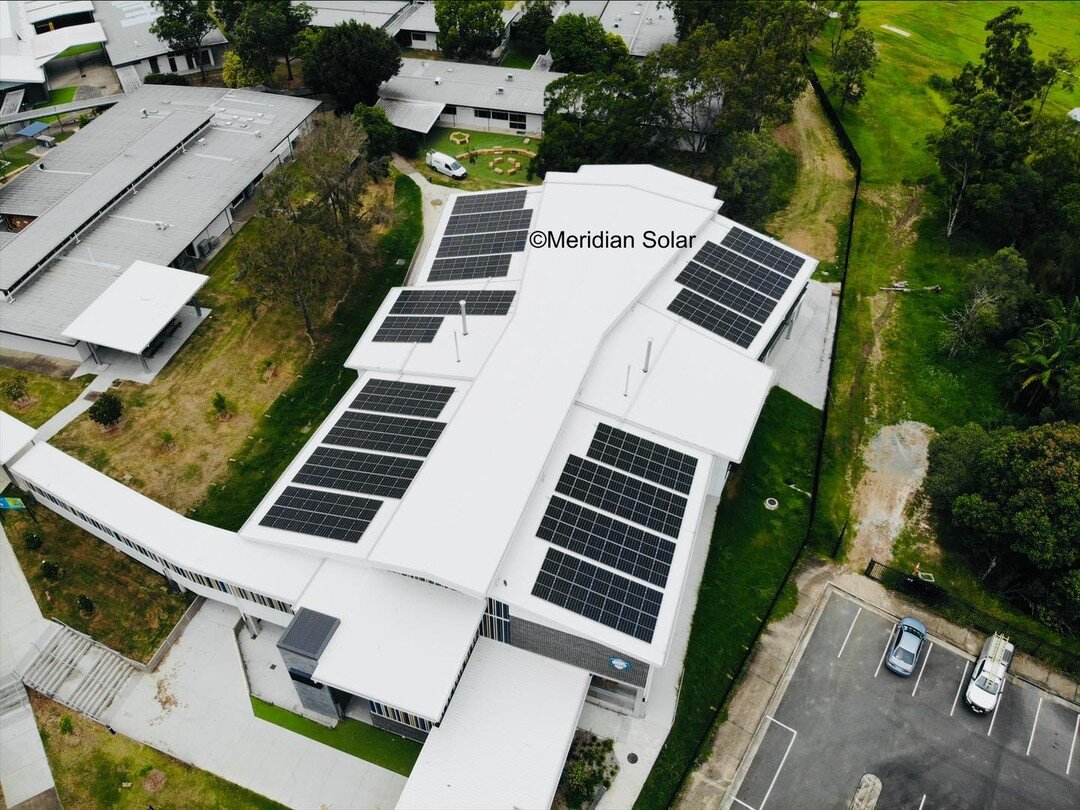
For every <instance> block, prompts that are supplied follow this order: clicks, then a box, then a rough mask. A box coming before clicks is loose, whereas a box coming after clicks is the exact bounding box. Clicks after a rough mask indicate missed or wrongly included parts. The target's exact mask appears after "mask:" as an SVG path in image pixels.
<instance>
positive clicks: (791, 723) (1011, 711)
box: [734, 593, 1080, 810]
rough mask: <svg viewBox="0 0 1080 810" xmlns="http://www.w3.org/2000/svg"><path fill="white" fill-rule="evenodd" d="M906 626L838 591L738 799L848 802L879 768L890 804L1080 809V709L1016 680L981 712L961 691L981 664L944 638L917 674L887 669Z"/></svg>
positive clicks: (767, 726) (779, 804)
mask: <svg viewBox="0 0 1080 810" xmlns="http://www.w3.org/2000/svg"><path fill="white" fill-rule="evenodd" d="M894 627H895V624H894V622H893V620H892V619H891V618H886V617H885V616H883V615H881V614H879V613H877V612H876V611H873V610H871V609H869V608H868V607H865V606H862V605H860V604H858V603H857V602H856V601H854V600H852V599H849V598H846V597H845V596H843V595H841V594H839V593H833V594H832V595H831V596H830V597H829V600H828V602H827V604H826V605H825V607H824V610H823V612H822V613H821V616H820V618H819V620H818V622H817V624H816V626H815V627H814V629H813V632H812V635H811V636H810V638H809V641H808V642H807V644H806V646H805V648H804V650H803V652H802V656H801V658H800V660H799V661H798V664H797V666H796V669H795V671H794V674H793V676H792V678H791V680H790V681H789V683H788V685H787V688H786V691H785V692H784V694H783V697H782V698H781V700H780V702H779V704H778V705H777V707H776V710H775V711H774V712H773V714H772V715H768V716H766V718H765V719H764V720H763V723H764V726H763V728H764V734H763V735H760V737H759V746H758V748H757V751H756V753H755V754H754V756H753V760H752V761H751V764H750V767H749V769H748V771H747V772H746V774H745V778H744V779H743V780H742V783H741V785H740V786H739V789H738V792H737V793H736V796H735V798H734V806H736V807H742V808H750V810H763V808H765V807H770V808H773V807H775V808H791V807H800V808H831V807H844V806H846V805H847V802H849V801H850V800H851V797H852V796H853V795H854V793H855V790H856V788H857V787H858V785H859V781H860V780H861V779H862V777H863V775H864V774H867V773H871V774H874V775H876V776H877V777H878V778H880V779H881V782H882V791H881V797H880V799H879V801H878V804H877V807H878V808H880V809H881V810H887V809H888V808H920V809H921V810H930V808H967V807H970V808H1019V807H1024V808H1054V809H1056V808H1063V809H1064V808H1076V807H1078V806H1080V763H1077V759H1078V757H1080V752H1077V750H1076V748H1077V732H1078V729H1080V708H1078V707H1077V706H1075V705H1073V704H1071V703H1068V702H1066V701H1064V700H1062V699H1060V698H1058V697H1055V696H1052V695H1050V694H1049V693H1048V692H1045V691H1043V690H1041V689H1038V688H1037V687H1035V686H1033V685H1031V684H1029V683H1027V682H1025V681H1022V680H1019V679H1017V678H1012V679H1010V681H1009V682H1008V684H1007V686H1006V688H1005V690H1004V692H1003V693H1002V696H1001V699H1000V700H999V702H998V707H997V709H996V711H995V712H994V713H992V714H990V715H985V716H978V715H975V714H974V713H972V712H971V711H970V710H968V709H967V707H966V706H965V705H964V702H963V698H962V696H961V692H962V690H963V687H964V685H965V684H966V682H967V679H968V677H969V675H970V672H971V667H972V661H971V659H970V658H969V657H968V656H965V655H963V654H961V653H959V652H957V651H956V650H955V649H954V648H953V647H951V646H950V645H948V644H946V643H944V642H942V641H941V640H940V639H936V638H934V637H933V636H930V637H929V639H928V642H929V643H928V644H927V645H926V647H925V648H924V649H923V652H922V655H921V657H920V659H919V663H918V667H917V669H916V671H915V672H914V673H913V674H912V676H911V677H909V678H901V677H898V676H896V675H894V674H893V673H892V672H890V671H889V670H888V669H886V668H885V667H884V666H882V665H881V664H882V660H883V657H884V652H885V648H886V645H887V643H888V641H889V639H890V637H891V635H892V632H893V629H894Z"/></svg>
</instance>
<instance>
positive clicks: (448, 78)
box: [379, 21, 566, 114]
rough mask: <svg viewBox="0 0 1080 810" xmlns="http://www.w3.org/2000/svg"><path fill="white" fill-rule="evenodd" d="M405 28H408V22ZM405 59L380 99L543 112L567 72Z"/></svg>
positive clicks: (381, 88) (383, 88) (384, 85)
mask: <svg viewBox="0 0 1080 810" xmlns="http://www.w3.org/2000/svg"><path fill="white" fill-rule="evenodd" d="M403 27H404V28H408V21H406V24H405V25H404V26H403ZM401 62H402V66H401V71H400V72H399V73H398V74H397V75H396V76H394V77H393V78H391V79H389V80H388V81H387V82H385V83H384V84H383V85H382V87H380V88H379V97H380V98H385V99H405V100H409V101H427V102H437V103H440V104H455V105H457V104H460V105H462V106H465V107H488V108H494V109H499V110H508V111H510V112H523V113H535V114H540V113H543V112H544V91H545V90H546V89H547V86H548V85H549V84H551V83H552V82H553V81H555V80H556V79H560V78H562V77H563V76H564V75H566V74H564V73H551V72H545V71H538V70H523V69H520V68H507V67H500V66H497V65H496V66H492V65H469V64H466V63H464V62H440V61H438V60H434V59H402V60H401ZM436 79H438V83H437V84H436ZM500 87H501V88H502V90H503V92H502V93H500V92H498V90H499V88H500Z"/></svg>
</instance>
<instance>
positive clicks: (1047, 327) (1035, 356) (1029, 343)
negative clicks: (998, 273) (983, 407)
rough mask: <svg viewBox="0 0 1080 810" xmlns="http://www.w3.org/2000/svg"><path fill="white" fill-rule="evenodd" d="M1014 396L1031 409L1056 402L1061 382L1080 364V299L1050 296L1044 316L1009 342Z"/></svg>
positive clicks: (1035, 409) (1053, 405)
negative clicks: (1014, 388)
mask: <svg viewBox="0 0 1080 810" xmlns="http://www.w3.org/2000/svg"><path fill="white" fill-rule="evenodd" d="M1008 348H1009V352H1010V365H1011V366H1012V369H1013V372H1014V373H1015V374H1016V383H1017V389H1016V399H1017V400H1019V401H1021V402H1022V403H1024V404H1025V405H1027V407H1028V408H1029V409H1031V410H1032V411H1036V412H1037V411H1038V410H1039V409H1040V408H1042V407H1044V406H1048V407H1050V408H1053V407H1055V406H1056V405H1057V403H1058V399H1059V394H1060V390H1061V387H1062V385H1063V384H1064V382H1065V380H1066V379H1067V378H1068V377H1069V375H1070V373H1071V372H1072V371H1073V369H1075V368H1076V367H1077V366H1080V299H1073V301H1072V303H1071V304H1070V305H1069V306H1066V305H1065V304H1064V303H1063V302H1062V301H1061V299H1057V298H1055V299H1051V300H1050V302H1049V304H1048V313H1047V318H1046V320H1044V321H1043V322H1042V323H1039V324H1037V325H1035V326H1032V327H1030V328H1029V329H1027V330H1025V331H1024V332H1023V333H1022V334H1021V335H1020V337H1019V338H1017V339H1016V340H1013V341H1010V342H1009V344H1008Z"/></svg>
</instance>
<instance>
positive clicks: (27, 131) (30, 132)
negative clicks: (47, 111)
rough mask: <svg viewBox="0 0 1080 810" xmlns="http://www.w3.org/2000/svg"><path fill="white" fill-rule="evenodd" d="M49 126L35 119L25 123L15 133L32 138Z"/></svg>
mask: <svg viewBox="0 0 1080 810" xmlns="http://www.w3.org/2000/svg"><path fill="white" fill-rule="evenodd" d="M48 128H49V125H48V124H44V123H42V122H41V121H35V122H34V123H32V124H27V125H26V126H25V127H23V128H22V129H20V130H19V131H18V132H16V133H15V134H16V135H22V136H23V137H26V138H33V137H34V136H35V135H39V134H41V133H42V132H44V131H45V130H47V129H48Z"/></svg>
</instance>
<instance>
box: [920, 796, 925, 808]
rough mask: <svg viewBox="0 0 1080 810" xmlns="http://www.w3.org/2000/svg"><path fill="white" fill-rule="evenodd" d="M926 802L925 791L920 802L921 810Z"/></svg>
mask: <svg viewBox="0 0 1080 810" xmlns="http://www.w3.org/2000/svg"><path fill="white" fill-rule="evenodd" d="M924 804H926V794H925V793H924V794H923V795H922V801H921V802H919V810H922V806H923V805H924Z"/></svg>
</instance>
